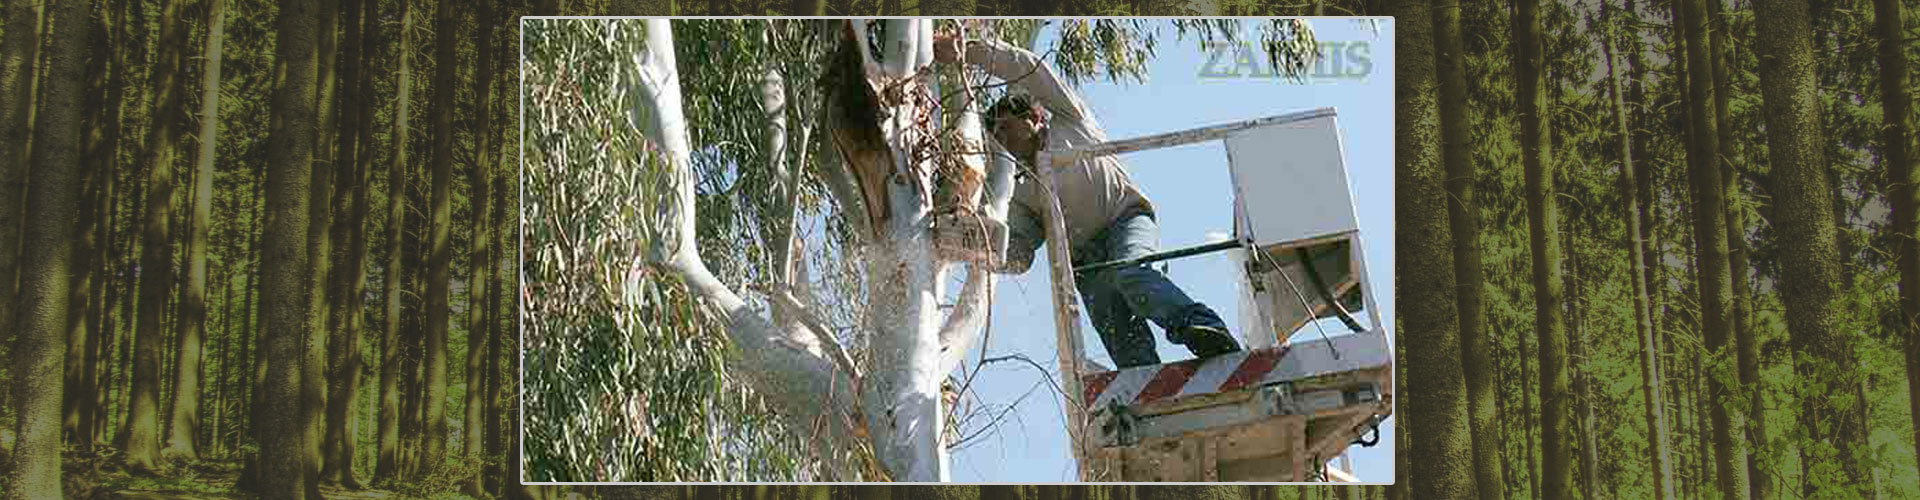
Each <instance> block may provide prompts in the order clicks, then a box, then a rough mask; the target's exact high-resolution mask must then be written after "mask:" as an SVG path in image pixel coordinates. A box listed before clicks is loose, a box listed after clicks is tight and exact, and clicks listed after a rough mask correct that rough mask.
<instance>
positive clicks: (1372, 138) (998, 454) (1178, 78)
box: [952, 19, 1394, 483]
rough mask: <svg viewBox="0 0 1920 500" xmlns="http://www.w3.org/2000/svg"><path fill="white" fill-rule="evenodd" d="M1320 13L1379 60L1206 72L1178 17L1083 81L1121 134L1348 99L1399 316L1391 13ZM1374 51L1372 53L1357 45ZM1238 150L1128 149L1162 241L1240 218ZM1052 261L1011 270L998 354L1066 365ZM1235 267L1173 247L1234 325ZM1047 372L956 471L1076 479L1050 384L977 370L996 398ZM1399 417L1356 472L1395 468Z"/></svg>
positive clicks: (1364, 217) (1360, 176)
mask: <svg viewBox="0 0 1920 500" xmlns="http://www.w3.org/2000/svg"><path fill="white" fill-rule="evenodd" d="M1312 24H1313V29H1314V34H1315V36H1316V37H1317V38H1318V39H1319V40H1320V41H1322V42H1356V41H1359V42H1365V44H1364V45H1365V47H1364V48H1358V49H1353V48H1349V47H1348V46H1341V50H1342V51H1345V53H1344V54H1342V57H1341V58H1342V66H1343V67H1344V70H1345V72H1347V73H1349V74H1353V73H1359V72H1361V71H1363V70H1364V71H1367V72H1368V73H1367V74H1366V75H1365V76H1364V77H1349V78H1345V79H1319V80H1316V81H1313V82H1310V83H1304V84H1302V83H1293V82H1289V81H1286V80H1281V79H1277V78H1273V77H1254V76H1250V75H1248V74H1249V73H1250V71H1247V70H1246V69H1244V68H1242V69H1241V70H1240V71H1238V72H1239V73H1240V74H1241V75H1243V76H1242V77H1239V78H1230V77H1222V76H1203V75H1202V70H1203V68H1206V67H1207V66H1208V65H1209V64H1208V59H1209V56H1208V54H1206V53H1205V52H1204V51H1203V50H1202V48H1201V47H1200V44H1199V43H1198V41H1196V40H1193V39H1187V40H1176V39H1175V37H1174V36H1173V33H1172V29H1171V28H1170V27H1169V28H1168V29H1166V30H1164V33H1163V35H1164V36H1163V38H1162V39H1161V41H1160V43H1159V46H1158V48H1157V55H1156V57H1155V59H1154V60H1153V61H1152V62H1151V63H1150V65H1149V69H1148V71H1149V75H1148V79H1147V81H1146V82H1144V83H1127V84H1109V83H1104V82H1101V83H1087V84H1085V85H1083V86H1082V87H1080V89H1079V91H1080V94H1081V96H1082V97H1083V98H1084V99H1085V100H1086V101H1087V103H1088V104H1089V105H1090V106H1091V107H1092V108H1093V109H1094V112H1095V114H1096V115H1097V116H1098V118H1099V120H1100V124H1101V126H1102V127H1104V128H1105V129H1106V131H1107V135H1108V136H1109V137H1111V138H1113V139H1122V138H1128V137H1136V136H1140V135H1146V134H1152V133H1159V132H1168V131H1173V130H1179V129H1184V128H1190V127H1196V126H1201V125H1208V124H1215V123H1222V122H1230V121H1238V120H1244V119H1250V118H1258V117H1262V116H1268V115H1274V114H1281V113H1286V112H1290V111H1298V110H1303V109H1308V108H1316V107H1333V108H1336V109H1337V110H1338V113H1339V123H1340V126H1341V129H1342V130H1341V134H1342V136H1343V141H1344V144H1345V148H1346V155H1347V156H1346V159H1347V169H1348V172H1349V176H1350V177H1349V181H1350V182H1351V183H1352V184H1353V192H1354V193H1356V196H1357V200H1356V204H1357V208H1358V216H1359V222H1360V231H1361V234H1362V238H1364V244H1365V246H1366V248H1365V252H1366V267H1367V269H1368V272H1369V273H1370V275H1369V276H1368V278H1369V283H1367V286H1368V287H1370V288H1371V289H1372V290H1376V292H1375V294H1374V300H1375V301H1376V303H1377V306H1378V307H1379V309H1380V311H1379V313H1380V317H1381V319H1382V320H1383V322H1384V323H1385V324H1387V325H1392V324H1393V315H1392V312H1393V294H1392V290H1393V283H1392V278H1393V274H1392V273H1393V166H1392V165H1393V43H1392V40H1393V32H1394V30H1393V23H1392V21H1391V20H1381V21H1378V24H1377V30H1376V29H1375V27H1374V26H1371V25H1368V24H1367V23H1366V22H1363V21H1356V20H1349V19H1316V20H1313V21H1312ZM1051 43H1052V42H1051V40H1050V37H1049V36H1047V35H1043V36H1042V38H1041V40H1040V48H1041V49H1042V50H1045V48H1046V47H1048V46H1050V44H1051ZM1363 51H1364V56H1365V57H1364V59H1366V60H1367V63H1368V64H1362V63H1361V62H1360V58H1354V57H1351V55H1354V54H1358V53H1362V52H1363ZM1229 61H1230V58H1229ZM1213 69H1214V70H1215V71H1214V74H1215V75H1218V74H1220V73H1223V72H1233V70H1234V69H1235V68H1233V67H1232V66H1231V65H1230V63H1229V66H1227V67H1224V68H1222V67H1215V68H1213ZM1226 159H1227V156H1226V150H1225V147H1224V146H1223V145H1222V144H1221V143H1220V142H1218V141H1214V142H1209V143H1203V144H1198V145H1191V146H1184V147H1179V148H1173V149H1163V150H1155V151H1148V152H1142V153H1135V154H1130V155H1126V156H1124V157H1122V161H1123V162H1124V163H1125V164H1126V165H1127V167H1128V170H1129V173H1130V174H1131V175H1132V177H1133V179H1134V181H1135V182H1136V183H1138V184H1139V186H1140V189H1141V190H1142V191H1144V192H1145V193H1146V195H1147V197H1148V198H1150V199H1152V200H1153V202H1154V204H1155V206H1156V208H1157V209H1158V212H1159V214H1158V215H1159V222H1160V247H1161V249H1163V250H1165V249H1173V248H1180V247H1186V246H1192V245H1198V244H1202V243H1206V242H1207V241H1208V239H1207V238H1208V236H1207V235H1208V233H1210V232H1218V233H1227V232H1230V231H1231V220H1232V219H1231V217H1232V204H1231V203H1232V201H1231V199H1232V198H1231V191H1230V189H1231V184H1230V182H1229V180H1228V179H1229V177H1228V171H1227V164H1226ZM1044 261H1045V254H1044V253H1042V254H1041V256H1040V257H1039V259H1038V260H1037V261H1036V262H1035V263H1034V266H1033V267H1032V269H1031V270H1030V271H1029V272H1028V273H1026V274H1024V275H1020V276H1006V277H1003V279H1002V280H1001V281H1000V286H999V287H998V289H997V292H998V293H997V295H996V297H995V299H994V300H995V302H994V307H993V312H992V318H993V320H992V325H991V333H990V335H991V337H990V338H989V339H988V344H987V346H986V348H987V355H988V356H999V355H1005V354H1014V353H1019V354H1025V355H1026V356H1028V357H1030V358H1032V359H1033V360H1035V361H1037V362H1039V363H1040V364H1041V365H1043V366H1045V367H1046V368H1047V369H1048V370H1053V369H1054V366H1053V365H1054V360H1055V359H1057V358H1056V357H1055V351H1054V341H1053V332H1054V327H1053V317H1052V306H1051V299H1050V297H1049V295H1048V293H1047V289H1048V274H1047V272H1046V269H1047V266H1046V264H1045V262H1044ZM1234 273H1235V270H1234V268H1233V266H1232V265H1231V263H1230V262H1229V261H1228V260H1227V257H1226V256H1225V254H1219V253H1216V254H1210V255H1206V256H1200V257H1190V258H1186V259H1179V260H1175V261H1172V262H1171V264H1170V269H1169V271H1168V274H1169V276H1170V277H1171V278H1172V279H1173V281H1174V282H1175V283H1178V284H1179V285H1180V286H1181V287H1182V288H1184V289H1185V290H1186V291H1187V293H1188V294H1189V295H1192V296H1193V297H1194V298H1195V299H1196V300H1199V301H1201V302H1203V303H1206V304H1208V305H1209V306H1212V307H1213V308H1214V310H1215V311H1218V312H1219V313H1220V315H1221V317H1223V318H1226V319H1227V321H1228V323H1229V325H1235V323H1237V319H1236V318H1238V314H1239V312H1238V309H1239V308H1238V304H1239V299H1238V295H1237V294H1238V290H1237V288H1236V285H1235V283H1234V281H1232V280H1233V279H1234V276H1235V274H1234ZM1236 326H1237V325H1236ZM1081 331H1082V333H1083V335H1084V336H1085V338H1084V343H1085V345H1086V346H1087V347H1088V349H1089V353H1088V355H1089V356H1090V357H1091V358H1092V359H1095V360H1098V361H1100V362H1102V363H1107V359H1106V355H1105V352H1104V350H1103V349H1102V348H1101V347H1100V341H1099V339H1098V338H1097V337H1095V336H1094V333H1093V329H1092V327H1091V325H1090V324H1088V323H1087V322H1086V321H1085V319H1084V316H1083V318H1082V321H1081ZM1156 333H1158V329H1157V328H1156ZM1236 333H1239V332H1238V331H1237V330H1236ZM1243 343H1244V341H1243ZM1158 344H1159V347H1160V356H1161V358H1162V359H1163V360H1166V361H1174V360H1180V359H1186V358H1189V357H1191V356H1190V355H1189V354H1188V353H1187V352H1186V350H1185V349H1184V348H1181V347H1180V346H1176V345H1172V344H1169V343H1167V342H1166V341H1165V338H1164V337H1161V338H1160V339H1159V342H1158ZM977 356H978V354H977V352H976V355H975V359H970V360H969V361H968V363H967V366H968V367H969V368H971V367H972V366H973V361H975V360H977ZM1036 383H1037V384H1040V388H1039V389H1035V390H1034V391H1033V392H1032V394H1031V395H1028V396H1026V398H1025V399H1024V401H1022V402H1021V403H1020V404H1019V406H1018V407H1017V410H1015V411H1014V412H1013V413H1012V414H1010V415H1008V416H1007V417H1006V418H1005V419H1004V420H1003V421H1001V422H1000V424H999V429H998V430H997V433H996V434H994V435H992V436H989V437H986V438H984V439H981V440H979V441H978V442H974V443H971V444H969V445H968V446H967V447H966V448H964V449H962V450H960V451H958V452H956V453H955V454H954V456H953V461H952V477H953V480H955V481H961V482H1021V483H1030V482H1067V481H1073V480H1074V466H1073V461H1072V459H1071V457H1070V455H1069V453H1068V449H1069V444H1068V440H1067V436H1066V430H1065V427H1064V426H1063V425H1062V423H1061V421H1062V407H1061V401H1060V398H1059V396H1058V395H1057V394H1055V393H1054V392H1053V391H1051V390H1050V389H1048V388H1047V387H1046V386H1045V381H1044V380H1043V379H1042V375H1041V374H1040V373H1039V372H1038V371H1036V370H1035V369H1034V368H1033V367H1032V366H1030V365H1025V364H1020V363H996V364H993V365H988V366H987V367H986V368H985V369H984V370H983V371H982V372H981V373H980V374H979V375H978V376H977V378H976V379H975V381H974V382H973V384H974V386H973V389H974V392H976V393H977V395H978V396H979V397H980V399H981V400H982V401H983V402H985V403H987V405H989V406H999V405H1005V404H1009V403H1012V402H1014V401H1015V400H1017V399H1019V398H1020V397H1021V395H1022V394H1023V393H1027V392H1028V391H1029V390H1030V389H1031V388H1033V387H1034V386H1035V384H1036ZM1393 424H1394V420H1393V419H1388V420H1387V422H1386V424H1385V425H1382V426H1381V440H1380V446H1377V447H1373V448H1359V447H1353V448H1350V449H1349V452H1350V453H1349V456H1350V457H1352V459H1353V462H1354V469H1355V472H1356V473H1357V474H1358V475H1359V476H1360V478H1361V479H1362V480H1364V481H1369V482H1390V481H1392V480H1393V451H1392V450H1393Z"/></svg>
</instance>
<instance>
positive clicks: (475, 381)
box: [460, 3, 497, 497]
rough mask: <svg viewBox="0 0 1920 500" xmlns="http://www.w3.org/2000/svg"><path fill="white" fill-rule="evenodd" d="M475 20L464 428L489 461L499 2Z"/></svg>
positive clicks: (469, 448) (477, 484) (467, 450)
mask: <svg viewBox="0 0 1920 500" xmlns="http://www.w3.org/2000/svg"><path fill="white" fill-rule="evenodd" d="M474 19H475V22H474V42H473V43H474V50H475V52H476V55H475V58H474V70H473V86H474V90H473V99H474V115H473V116H474V123H475V125H474V130H476V131H479V132H478V133H476V134H474V138H473V144H474V147H473V159H474V162H473V170H472V171H471V173H470V174H469V177H468V179H469V180H468V183H469V184H471V185H472V186H473V195H472V196H471V197H470V198H468V199H469V200H470V201H471V202H472V203H473V236H472V237H471V238H470V240H471V242H470V243H471V246H470V248H469V251H468V257H467V260H468V263H467V265H468V271H469V273H468V279H467V391H466V393H467V397H466V404H465V410H466V416H465V418H464V419H463V420H462V422H464V424H463V425H462V427H463V428H464V430H465V436H463V437H464V438H465V439H464V443H462V445H461V448H460V452H461V453H462V454H464V455H465V456H466V457H467V458H468V459H469V460H474V461H483V460H485V459H486V457H485V456H483V455H481V454H480V447H481V446H482V443H481V441H482V431H483V430H484V429H485V425H483V424H481V419H483V418H485V415H484V413H483V412H482V411H481V409H482V407H483V406H485V404H486V400H487V397H486V396H488V395H490V394H491V392H492V391H489V390H483V389H481V387H482V385H481V384H482V383H484V382H485V381H484V380H483V379H484V378H485V374H486V368H485V364H486V363H487V362H488V360H491V359H493V358H488V357H483V356H482V354H484V353H485V352H486V349H487V348H488V347H489V345H488V340H489V338H488V337H489V336H488V335H487V334H486V332H487V331H488V330H491V328H488V324H487V321H486V319H487V315H486V311H487V308H486V307H485V305H486V298H487V297H486V293H484V290H485V288H486V287H485V286H484V284H485V283H487V282H488V281H490V280H488V279H487V269H488V268H487V264H488V262H489V261H490V260H492V257H491V255H490V253H489V252H488V249H490V248H492V246H493V245H492V244H491V243H492V241H491V240H492V238H489V237H487V231H488V229H487V218H488V217H490V216H492V214H491V213H489V212H488V210H487V208H488V207H487V205H488V202H490V201H492V200H491V199H490V198H489V196H488V195H489V193H488V192H487V190H488V188H489V187H491V186H489V184H490V182H491V180H492V175H493V174H492V171H493V168H492V166H493V160H494V159H495V158H497V157H496V156H494V155H493V153H494V151H493V150H492V138H493V133H492V130H493V129H492V128H490V127H491V124H492V123H493V121H492V120H493V115H492V112H493V32H494V30H495V29H496V27H495V26H494V25H493V4H490V3H482V4H480V5H479V10H478V11H477V15H476V17H475V18H474ZM476 472H477V471H476ZM481 483H482V478H481V475H480V474H475V475H474V476H473V478H472V480H471V481H470V482H468V483H467V484H466V491H468V492H469V493H471V494H473V495H474V496H476V497H477V496H480V494H481V490H482V489H483V488H482V487H483V486H484V485H483V484H481Z"/></svg>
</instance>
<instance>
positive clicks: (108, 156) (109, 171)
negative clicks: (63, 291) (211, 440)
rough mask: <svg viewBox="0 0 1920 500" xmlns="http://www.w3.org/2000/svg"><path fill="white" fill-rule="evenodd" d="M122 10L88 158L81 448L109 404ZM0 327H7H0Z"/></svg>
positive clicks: (123, 66) (123, 59) (98, 431)
mask: <svg viewBox="0 0 1920 500" xmlns="http://www.w3.org/2000/svg"><path fill="white" fill-rule="evenodd" d="M127 8H128V7H126V6H125V5H120V6H118V7H116V8H115V9H114V10H113V14H112V17H111V18H104V19H105V20H104V21H103V22H104V23H106V25H107V29H108V31H110V32H111V33H112V34H111V35H110V37H109V38H110V41H108V42H107V43H106V46H107V53H108V54H110V59H111V62H110V63H109V66H108V77H107V91H106V92H107V102H106V105H105V108H104V113H105V114H106V115H105V116H106V118H104V119H103V120H102V125H101V133H102V134H104V135H105V143H104V144H101V146H100V154H98V155H95V156H94V157H93V159H94V161H95V162H96V163H94V167H93V168H96V169H99V170H100V172H101V173H102V177H101V182H102V186H101V188H100V196H99V197H98V198H97V199H95V200H94V203H95V204H97V206H96V207H95V208H94V209H95V210H97V211H98V212H96V214H95V217H96V218H98V219H99V224H95V227H94V231H95V235H94V239H95V242H96V243H97V245H95V248H94V255H93V256H92V257H91V258H92V261H93V263H94V265H95V266H97V269H95V270H94V272H95V274H94V278H93V292H92V293H93V298H92V299H91V300H92V302H93V304H94V307H93V312H94V315H93V318H92V324H90V325H88V326H87V330H88V331H89V332H92V333H91V335H92V336H93V340H92V341H91V342H90V345H91V346H92V350H91V351H90V352H88V354H87V357H86V360H85V361H84V363H85V364H86V372H87V375H86V380H85V382H84V384H85V389H84V390H85V391H86V392H87V394H88V398H89V399H88V401H85V402H83V403H81V404H82V405H83V406H84V407H85V408H84V411H86V412H87V413H86V414H84V415H81V417H80V422H81V428H82V432H84V433H85V434H86V439H87V441H86V446H92V445H94V444H96V443H99V442H101V438H102V436H104V435H105V434H106V432H105V430H104V429H105V428H106V421H107V406H108V405H107V402H108V401H110V400H109V399H107V398H106V395H107V381H109V380H111V379H109V378H108V377H107V376H106V373H107V369H108V367H110V366H111V365H112V354H113V351H112V350H111V346H112V345H113V342H110V341H111V340H112V339H113V336H114V333H115V332H113V331H111V329H112V326H113V322H112V316H111V315H112V313H113V304H114V300H115V299H117V298H118V297H117V296H115V295H114V294H113V293H112V291H113V290H114V287H113V286H111V285H109V284H108V283H109V282H111V281H113V277H114V276H115V275H116V274H119V273H120V272H121V271H122V268H121V267H119V266H117V265H114V259H115V258H116V257H117V256H118V254H117V253H115V252H114V239H113V236H114V234H115V231H114V221H115V219H117V218H118V217H117V212H118V210H117V208H118V207H119V199H118V198H117V193H118V191H119V189H118V186H119V172H121V169H120V168H118V167H119V152H120V142H121V140H120V139H121V138H120V136H121V130H122V126H121V121H122V119H123V117H124V116H125V113H124V110H125V108H124V105H125V101H126V79H127V55H126V53H127V52H128V51H127V50H126V47H125V45H126V43H127V27H126V24H127V23H126V17H127ZM97 54H98V52H96V55H97ZM0 241H4V240H0ZM4 283H5V282H4V281H0V286H4ZM4 303H6V302H0V304H4ZM0 324H7V323H4V322H0ZM103 361H104V362H103Z"/></svg>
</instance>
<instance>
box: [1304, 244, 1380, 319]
mask: <svg viewBox="0 0 1920 500" xmlns="http://www.w3.org/2000/svg"><path fill="white" fill-rule="evenodd" d="M1293 254H1294V255H1296V256H1298V257H1299V259H1300V266H1301V267H1304V268H1306V269H1307V281H1308V282H1310V283H1313V287H1314V288H1315V289H1316V290H1318V291H1319V292H1320V298H1323V299H1326V300H1327V305H1330V306H1333V314H1334V315H1335V316H1339V317H1340V322H1341V323H1346V324H1347V328H1349V329H1352V330H1353V333H1366V331H1367V329H1365V328H1361V327H1360V322H1359V321H1358V320H1355V319H1353V314H1352V313H1349V312H1347V306H1343V305H1340V298H1339V297H1335V296H1333V289H1332V288H1329V287H1327V281H1326V280H1324V279H1321V278H1320V270H1318V269H1314V268H1313V254H1311V253H1309V252H1307V247H1299V248H1295V249H1293Z"/></svg>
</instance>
